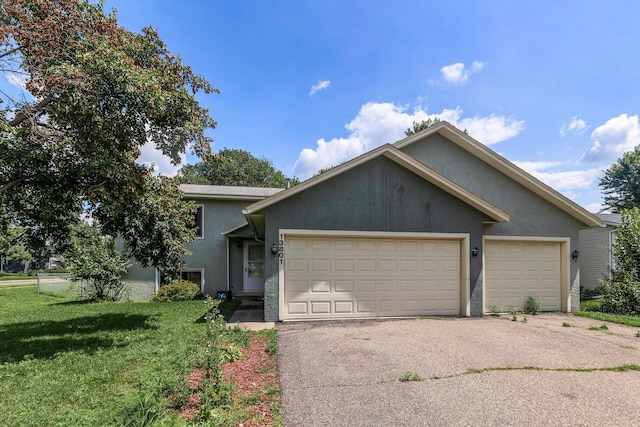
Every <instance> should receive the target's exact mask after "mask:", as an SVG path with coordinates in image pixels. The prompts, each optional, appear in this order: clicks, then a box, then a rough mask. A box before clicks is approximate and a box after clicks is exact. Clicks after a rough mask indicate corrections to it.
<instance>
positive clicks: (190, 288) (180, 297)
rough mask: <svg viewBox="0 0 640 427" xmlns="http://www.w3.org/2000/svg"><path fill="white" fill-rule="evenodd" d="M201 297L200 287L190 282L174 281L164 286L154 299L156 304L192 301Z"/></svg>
mask: <svg viewBox="0 0 640 427" xmlns="http://www.w3.org/2000/svg"><path fill="white" fill-rule="evenodd" d="M199 295H200V287H199V286H198V285H196V284H195V283H193V282H190V281H188V280H172V281H170V282H169V283H167V284H165V285H162V286H161V287H160V289H158V292H157V293H156V295H155V296H154V297H153V300H154V301H156V302H166V301H190V300H193V299H196V298H197V297H198V296H199Z"/></svg>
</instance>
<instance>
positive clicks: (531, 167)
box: [511, 160, 566, 174]
mask: <svg viewBox="0 0 640 427" xmlns="http://www.w3.org/2000/svg"><path fill="white" fill-rule="evenodd" d="M511 163H513V164H514V165H516V166H518V167H519V168H521V169H524V170H526V171H527V172H529V173H530V174H533V173H535V172H540V171H543V170H546V169H550V168H553V167H557V166H561V165H564V164H566V162H528V161H524V162H521V161H519V160H514V161H512V162H511Z"/></svg>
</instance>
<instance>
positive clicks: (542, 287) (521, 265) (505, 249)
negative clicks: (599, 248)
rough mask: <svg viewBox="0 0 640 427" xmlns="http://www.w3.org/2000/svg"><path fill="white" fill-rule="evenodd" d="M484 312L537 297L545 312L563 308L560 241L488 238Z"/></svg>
mask: <svg viewBox="0 0 640 427" xmlns="http://www.w3.org/2000/svg"><path fill="white" fill-rule="evenodd" d="M484 256H485V276H484V280H485V282H484V283H485V287H484V288H485V311H490V310H491V308H492V307H493V306H495V305H497V306H498V307H500V308H501V309H502V310H503V311H506V310H509V309H510V308H512V307H519V308H522V306H523V305H524V302H525V300H526V299H527V297H529V296H538V297H539V298H540V302H541V309H542V311H557V310H560V309H561V294H562V292H561V289H562V287H561V283H562V279H561V271H562V269H561V264H562V263H561V243H558V242H517V241H515V242H514V241H489V240H487V241H485V249H484Z"/></svg>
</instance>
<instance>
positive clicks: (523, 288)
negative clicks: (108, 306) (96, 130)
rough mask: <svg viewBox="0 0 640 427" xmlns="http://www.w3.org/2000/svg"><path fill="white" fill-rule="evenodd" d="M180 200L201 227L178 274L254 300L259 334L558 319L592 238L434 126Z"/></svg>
mask: <svg viewBox="0 0 640 427" xmlns="http://www.w3.org/2000/svg"><path fill="white" fill-rule="evenodd" d="M182 188H183V190H184V191H185V194H186V196H187V197H188V198H191V199H193V200H196V202H198V203H199V204H200V205H201V207H202V219H203V224H202V239H201V240H200V241H198V242H196V243H195V244H193V245H192V246H191V250H192V251H193V252H194V254H193V255H192V256H191V257H189V258H188V259H187V260H186V261H187V265H188V267H189V268H188V270H186V271H185V274H186V275H187V277H192V278H193V279H198V278H200V280H201V282H200V283H201V286H202V289H203V290H204V291H206V292H207V293H215V292H216V291H218V290H224V289H230V290H232V292H233V293H234V294H239V293H242V292H254V293H255V292H259V293H260V294H261V295H264V318H265V320H267V321H279V320H310V319H335V318H363V317H396V316H415V315H453V316H459V315H462V316H479V315H482V314H483V313H485V312H488V311H490V310H492V309H494V308H495V307H499V308H500V309H501V310H503V311H506V310H508V309H510V308H511V307H514V306H517V307H521V306H522V305H523V303H524V301H525V299H526V298H527V297H529V296H537V297H539V298H540V300H541V303H542V310H545V311H564V312H570V311H572V310H576V309H577V308H578V307H579V286H580V278H579V277H580V276H579V270H580V264H579V258H578V257H577V256H575V255H577V254H578V248H579V230H580V229H583V228H590V227H598V226H602V224H603V223H602V220H601V219H600V218H598V217H597V216H596V215H594V214H592V213H590V212H588V211H586V210H585V209H583V208H582V207H580V206H578V205H577V204H575V203H574V202H572V201H571V200H569V199H567V198H566V197H564V196H562V195H561V194H559V193H558V192H556V191H555V190H553V189H552V188H550V187H548V186H547V185H545V184H543V183H542V182H540V181H538V180H537V179H535V178H534V177H532V176H531V175H529V174H528V173H526V172H524V171H523V170H522V169H520V168H518V167H517V166H515V165H514V164H512V163H510V162H509V161H507V160H506V159H504V158H503V157H501V156H500V155H498V154H497V153H495V152H494V151H492V150H491V149H489V148H487V147H486V146H484V145H483V144H481V143H479V142H478V141H476V140H474V139H473V138H471V137H470V136H469V135H467V134H465V133H464V132H461V131H460V130H458V129H456V128H455V127H453V126H452V125H450V124H449V123H446V122H441V123H438V124H436V125H434V126H432V127H430V128H428V129H426V130H425V131H422V132H420V133H418V134H415V135H412V136H409V137H408V138H405V139H403V140H401V141H398V142H396V143H394V144H386V145H383V146H380V147H378V148H376V149H374V150H372V151H369V152H368V153H365V154H363V155H361V156H359V157H357V158H355V159H353V160H351V161H349V162H346V163H344V164H342V165H340V166H338V167H335V168H333V169H331V170H329V171H328V172H325V173H323V174H321V175H317V176H315V177H313V178H311V179H309V180H307V181H305V182H302V183H301V184H298V185H296V186H293V187H291V188H289V189H286V190H278V189H250V188H233V187H206V186H204V187H203V186H183V187H182ZM572 254H574V256H573V257H572ZM191 273H195V274H194V275H193V276H189V274H191ZM157 276H158V275H156V278H155V280H156V283H157V280H158V277H157Z"/></svg>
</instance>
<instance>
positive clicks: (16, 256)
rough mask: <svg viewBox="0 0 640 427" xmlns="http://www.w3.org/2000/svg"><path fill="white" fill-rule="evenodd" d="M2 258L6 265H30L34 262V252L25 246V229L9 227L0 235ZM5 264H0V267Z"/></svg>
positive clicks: (0, 255) (0, 253) (0, 254)
mask: <svg viewBox="0 0 640 427" xmlns="http://www.w3.org/2000/svg"><path fill="white" fill-rule="evenodd" d="M0 257H1V258H2V259H3V263H6V264H28V263H30V262H32V261H33V255H32V251H31V250H29V247H28V246H26V245H25V228H24V227H19V226H10V227H7V228H6V229H5V230H4V231H3V232H1V233H0ZM3 263H0V267H1V266H2V264H3Z"/></svg>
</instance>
